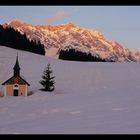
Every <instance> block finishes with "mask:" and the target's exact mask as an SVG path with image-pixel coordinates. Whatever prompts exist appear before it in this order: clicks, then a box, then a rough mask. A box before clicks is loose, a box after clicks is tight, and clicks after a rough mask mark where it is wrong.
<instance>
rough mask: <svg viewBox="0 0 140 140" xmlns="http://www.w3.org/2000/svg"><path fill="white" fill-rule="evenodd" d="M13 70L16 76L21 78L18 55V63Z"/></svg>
mask: <svg viewBox="0 0 140 140" xmlns="http://www.w3.org/2000/svg"><path fill="white" fill-rule="evenodd" d="M13 70H14V76H20V67H19V62H18V53H17V59H16V63H15V66H14V68H13Z"/></svg>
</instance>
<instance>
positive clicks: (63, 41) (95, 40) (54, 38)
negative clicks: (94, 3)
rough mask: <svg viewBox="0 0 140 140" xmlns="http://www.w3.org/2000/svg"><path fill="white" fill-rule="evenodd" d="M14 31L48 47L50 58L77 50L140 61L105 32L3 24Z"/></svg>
mask: <svg viewBox="0 0 140 140" xmlns="http://www.w3.org/2000/svg"><path fill="white" fill-rule="evenodd" d="M3 26H4V27H9V26H10V27H13V28H14V29H16V30H18V31H19V32H21V33H22V34H23V33H25V34H26V35H27V37H28V38H29V39H32V40H40V41H41V43H42V44H44V45H45V49H46V56H52V57H55V58H58V56H59V52H60V51H61V50H69V49H75V50H78V51H80V52H86V53H87V54H91V55H93V56H97V57H101V58H102V59H106V60H107V61H116V62H124V61H127V62H131V61H134V62H135V61H140V54H139V53H138V52H132V51H130V50H129V49H127V48H124V47H122V46H121V45H120V44H119V43H117V42H115V41H108V40H107V39H105V37H104V36H103V34H102V33H101V32H98V31H96V30H92V29H86V28H81V27H79V26H77V25H74V24H72V23H68V24H61V25H57V26H51V25H36V26H33V25H31V24H27V23H24V22H21V21H16V20H13V21H11V22H9V23H5V24H3Z"/></svg>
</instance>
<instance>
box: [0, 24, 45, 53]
mask: <svg viewBox="0 0 140 140" xmlns="http://www.w3.org/2000/svg"><path fill="white" fill-rule="evenodd" d="M0 45H3V46H6V47H10V48H14V49H19V50H24V51H29V52H32V53H37V54H41V55H45V48H44V45H43V44H41V43H40V41H33V40H29V39H28V38H27V36H26V35H25V34H21V33H20V32H18V31H16V30H15V29H13V28H12V27H6V28H4V27H3V26H2V25H0Z"/></svg>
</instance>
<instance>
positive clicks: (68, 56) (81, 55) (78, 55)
mask: <svg viewBox="0 0 140 140" xmlns="http://www.w3.org/2000/svg"><path fill="white" fill-rule="evenodd" d="M59 59H62V60H71V61H87V62H89V61H92V62H109V60H106V59H103V58H100V57H97V56H93V55H91V54H87V53H85V52H80V51H75V49H69V50H60V55H59ZM110 62H113V61H110Z"/></svg>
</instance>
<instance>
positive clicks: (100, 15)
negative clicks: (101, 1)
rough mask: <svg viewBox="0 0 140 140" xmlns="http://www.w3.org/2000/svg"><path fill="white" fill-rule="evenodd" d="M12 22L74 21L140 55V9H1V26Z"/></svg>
mask: <svg viewBox="0 0 140 140" xmlns="http://www.w3.org/2000/svg"><path fill="white" fill-rule="evenodd" d="M11 20H21V21H24V22H27V23H30V24H33V25H37V24H43V25H44V24H50V25H57V24H63V23H68V22H71V23H74V24H76V25H78V26H81V27H85V28H91V29H95V30H97V31H100V32H103V33H104V36H105V38H106V39H108V40H112V41H114V40H115V41H117V42H119V43H120V44H122V45H123V46H124V47H126V48H129V49H131V50H134V51H139V52H140V6H0V24H3V23H5V22H8V21H11Z"/></svg>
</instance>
